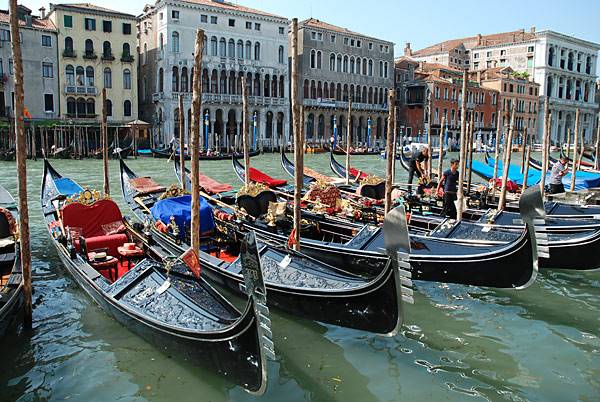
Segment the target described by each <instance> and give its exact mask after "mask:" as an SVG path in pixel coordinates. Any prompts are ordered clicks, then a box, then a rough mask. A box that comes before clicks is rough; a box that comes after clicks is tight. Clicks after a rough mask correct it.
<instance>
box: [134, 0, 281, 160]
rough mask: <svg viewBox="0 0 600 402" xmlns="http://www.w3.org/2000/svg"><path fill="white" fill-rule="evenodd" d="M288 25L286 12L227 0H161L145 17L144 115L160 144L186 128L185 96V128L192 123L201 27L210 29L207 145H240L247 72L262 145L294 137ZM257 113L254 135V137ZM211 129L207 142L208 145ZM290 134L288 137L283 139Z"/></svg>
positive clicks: (142, 60)
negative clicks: (195, 55) (181, 111)
mask: <svg viewBox="0 0 600 402" xmlns="http://www.w3.org/2000/svg"><path fill="white" fill-rule="evenodd" d="M288 23H289V21H288V20H287V19H286V18H284V17H279V16H276V15H272V14H269V13H266V12H263V11H259V10H254V9H250V8H247V7H243V6H240V5H237V4H233V3H228V2H225V1H220V0H187V1H183V0H158V1H157V2H156V3H155V4H154V5H147V6H146V7H145V8H144V12H143V14H142V15H141V16H140V19H139V26H138V32H139V52H140V82H139V86H140V89H139V96H140V109H141V119H143V120H146V121H149V122H152V123H153V124H154V126H155V133H154V135H155V138H156V139H157V142H158V143H168V142H169V141H170V140H171V139H172V138H173V136H174V135H178V132H179V131H178V129H179V116H178V111H179V109H178V108H179V95H183V97H184V109H185V113H184V115H185V128H186V132H187V131H188V130H189V128H190V126H191V98H192V85H191V77H192V67H193V51H194V41H195V35H196V30H197V29H198V28H202V29H203V30H204V32H205V47H204V55H203V71H202V94H203V95H202V114H203V121H206V122H207V124H206V125H207V126H208V130H209V135H208V145H209V147H211V148H214V147H215V146H219V147H222V148H224V149H229V148H230V147H232V146H239V145H240V144H241V135H239V134H241V132H242V96H241V92H242V91H241V89H242V87H241V77H242V76H246V78H247V82H248V87H249V110H250V113H251V114H252V115H253V116H256V117H255V119H256V126H257V147H258V148H263V149H264V148H266V149H270V148H271V147H275V146H277V145H278V144H279V143H280V142H281V141H287V140H286V139H287V138H288V136H289V86H288V81H289V76H288V74H289V72H288V70H289V68H288ZM252 124H253V122H252V119H250V125H251V127H250V130H251V131H250V133H251V136H252ZM204 133H205V127H203V130H202V135H201V144H202V145H203V146H205V145H206V144H205V134H204ZM282 139H283V140H282Z"/></svg>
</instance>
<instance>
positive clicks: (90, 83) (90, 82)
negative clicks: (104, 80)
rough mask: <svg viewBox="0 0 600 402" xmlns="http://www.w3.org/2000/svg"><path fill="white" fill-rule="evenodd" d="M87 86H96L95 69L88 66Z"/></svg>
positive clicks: (86, 71)
mask: <svg viewBox="0 0 600 402" xmlns="http://www.w3.org/2000/svg"><path fill="white" fill-rule="evenodd" d="M85 85H87V86H88V87H93V86H94V67H92V66H88V67H87V68H86V69H85Z"/></svg>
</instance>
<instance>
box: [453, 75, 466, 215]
mask: <svg viewBox="0 0 600 402" xmlns="http://www.w3.org/2000/svg"><path fill="white" fill-rule="evenodd" d="M460 110H461V112H460V156H459V160H460V162H459V168H458V189H457V190H458V191H457V194H456V202H457V206H456V207H457V208H456V219H457V220H458V221H459V222H460V221H461V220H462V214H463V210H464V203H465V201H464V199H465V194H464V184H465V168H466V160H465V159H466V156H467V155H466V153H467V152H466V151H467V149H466V144H467V138H466V137H467V70H465V71H464V72H463V82H462V98H461V102H460Z"/></svg>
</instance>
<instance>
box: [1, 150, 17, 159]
mask: <svg viewBox="0 0 600 402" xmlns="http://www.w3.org/2000/svg"><path fill="white" fill-rule="evenodd" d="M16 156H17V151H16V150H15V148H8V149H1V150H0V161H5V162H10V161H14V160H15V158H16Z"/></svg>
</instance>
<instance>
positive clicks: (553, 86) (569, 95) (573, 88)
mask: <svg viewBox="0 0 600 402" xmlns="http://www.w3.org/2000/svg"><path fill="white" fill-rule="evenodd" d="M557 78H558V80H557ZM557 81H558V82H557ZM593 85H594V82H583V83H582V81H581V80H577V79H574V78H565V77H556V76H552V75H550V76H548V78H547V79H546V95H547V96H552V97H556V98H559V99H568V100H576V101H584V102H593V99H592V97H591V96H590V94H591V91H592V88H593Z"/></svg>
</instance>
